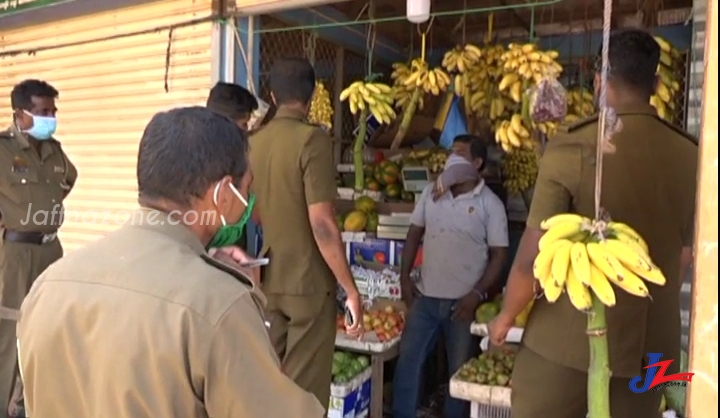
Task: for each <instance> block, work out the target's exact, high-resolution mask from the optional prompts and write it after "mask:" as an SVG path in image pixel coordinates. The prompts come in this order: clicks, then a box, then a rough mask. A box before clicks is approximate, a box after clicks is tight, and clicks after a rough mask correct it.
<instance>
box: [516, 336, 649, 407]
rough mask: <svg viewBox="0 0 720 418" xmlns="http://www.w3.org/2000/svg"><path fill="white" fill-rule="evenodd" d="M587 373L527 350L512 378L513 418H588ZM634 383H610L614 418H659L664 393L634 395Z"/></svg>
mask: <svg viewBox="0 0 720 418" xmlns="http://www.w3.org/2000/svg"><path fill="white" fill-rule="evenodd" d="M587 379H588V375H587V373H584V372H581V371H579V370H575V369H572V368H569V367H565V366H563V365H561V364H557V363H555V362H552V361H550V360H547V359H546V358H545V357H542V356H540V355H539V354H537V353H536V352H534V351H532V350H530V349H529V348H527V347H525V346H521V348H520V351H519V352H518V354H517V357H516V358H515V367H514V369H513V374H512V414H511V416H512V418H585V417H586V416H587V408H588V406H587ZM629 384H630V379H625V378H620V377H612V378H611V379H610V416H611V417H612V418H659V417H660V416H661V414H660V412H659V409H660V399H661V396H662V393H663V392H662V390H658V391H657V392H652V391H648V392H646V393H634V392H631V391H630V386H629Z"/></svg>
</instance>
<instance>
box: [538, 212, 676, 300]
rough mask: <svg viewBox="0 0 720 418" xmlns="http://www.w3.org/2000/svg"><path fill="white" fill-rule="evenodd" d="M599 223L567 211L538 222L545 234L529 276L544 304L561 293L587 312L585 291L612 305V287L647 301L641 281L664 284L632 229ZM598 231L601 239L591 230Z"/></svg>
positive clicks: (617, 223) (619, 224)
mask: <svg viewBox="0 0 720 418" xmlns="http://www.w3.org/2000/svg"><path fill="white" fill-rule="evenodd" d="M603 225H604V223H603V222H595V221H592V220H590V219H588V218H585V217H582V216H580V215H576V214H571V213H563V214H559V215H556V216H553V217H552V218H549V219H546V220H545V221H543V222H542V224H541V225H540V226H541V227H542V229H543V230H545V234H544V235H543V236H542V238H540V242H539V243H538V249H539V253H538V255H537V257H536V258H535V263H534V265H533V274H534V276H535V278H536V279H537V280H538V282H539V283H540V286H541V287H542V288H543V291H544V293H545V298H546V299H547V300H548V302H551V303H553V302H555V301H557V300H558V299H559V298H560V295H561V294H562V293H563V291H564V292H566V293H567V296H568V298H569V300H570V303H571V304H572V305H573V306H574V307H575V308H576V309H578V310H581V311H587V310H589V309H590V308H591V306H592V298H591V293H590V292H591V291H592V292H593V293H594V294H595V296H596V297H597V298H598V300H599V301H600V302H602V303H603V304H604V305H606V306H614V305H615V303H616V298H615V291H614V290H613V285H614V286H615V287H617V288H619V289H620V290H623V291H625V292H627V293H629V294H631V295H634V296H637V297H648V296H649V295H650V292H649V290H648V287H647V286H646V284H645V281H647V282H649V283H653V284H656V285H659V286H662V285H664V284H665V282H666V279H665V276H664V275H663V273H662V271H660V269H659V268H658V267H657V266H656V265H655V263H653V261H652V259H651V258H650V255H649V251H648V247H647V244H646V243H645V241H644V240H643V238H642V237H641V236H640V235H639V234H638V233H637V232H636V231H635V230H634V229H632V228H631V227H630V226H628V225H626V224H623V223H619V222H608V223H607V224H606V225H604V227H603ZM598 230H600V231H602V235H603V236H602V237H600V236H599V235H598V233H597V232H595V231H598ZM643 280H644V281H643ZM611 284H612V285H611Z"/></svg>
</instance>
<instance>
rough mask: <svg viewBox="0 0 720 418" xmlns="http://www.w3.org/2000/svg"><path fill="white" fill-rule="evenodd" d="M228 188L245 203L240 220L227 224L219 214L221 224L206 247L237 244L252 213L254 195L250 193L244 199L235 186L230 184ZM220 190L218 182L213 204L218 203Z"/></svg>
mask: <svg viewBox="0 0 720 418" xmlns="http://www.w3.org/2000/svg"><path fill="white" fill-rule="evenodd" d="M230 189H231V190H232V191H233V193H235V196H237V197H238V199H240V201H241V202H242V203H243V205H245V211H244V212H243V214H242V216H241V217H240V220H239V221H237V223H235V224H233V225H228V224H227V222H226V221H225V217H224V216H223V215H220V222H222V226H221V227H220V229H218V231H217V232H216V233H215V236H214V237H213V239H212V240H210V244H208V246H207V247H208V248H220V247H226V246H228V245H234V244H237V242H238V240H239V239H240V237H241V236H242V233H243V228H245V224H247V221H248V220H249V219H250V215H251V214H252V210H253V206H255V195H252V194H251V195H250V196H249V198H248V200H245V198H244V197H242V195H241V194H240V192H239V191H238V189H236V188H235V186H233V185H232V183H231V184H230ZM219 191H220V183H218V185H217V187H216V188H215V194H214V195H213V201H214V202H215V204H216V205H217V204H218V192H219Z"/></svg>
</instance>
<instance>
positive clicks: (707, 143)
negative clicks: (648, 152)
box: [687, 0, 718, 418]
mask: <svg viewBox="0 0 720 418" xmlns="http://www.w3.org/2000/svg"><path fill="white" fill-rule="evenodd" d="M717 8H718V0H708V1H707V13H706V30H705V60H704V62H705V83H704V85H703V102H702V103H703V106H702V109H703V112H702V122H701V137H700V158H699V165H700V169H699V171H700V173H699V178H698V190H697V196H698V197H697V209H696V221H695V225H696V234H695V266H694V272H695V281H694V284H693V287H692V289H693V290H692V315H691V322H690V364H689V366H690V372H693V373H695V376H694V377H693V380H692V382H691V383H690V384H688V405H687V416H688V418H705V417H707V418H710V417H717V416H718V369H717V364H718V215H717V214H718V126H717V119H718V113H717V112H718V67H717V65H718V31H717V23H718V22H717V15H716V14H715V13H717Z"/></svg>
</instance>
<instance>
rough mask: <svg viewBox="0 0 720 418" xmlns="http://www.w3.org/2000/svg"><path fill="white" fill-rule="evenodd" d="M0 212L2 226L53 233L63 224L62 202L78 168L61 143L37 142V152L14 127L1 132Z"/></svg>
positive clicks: (15, 229) (52, 140) (51, 141)
mask: <svg viewBox="0 0 720 418" xmlns="http://www.w3.org/2000/svg"><path fill="white" fill-rule="evenodd" d="M0 167H1V168H0V212H2V218H1V219H0V225H1V226H2V228H5V229H10V230H14V231H21V232H41V233H53V232H56V231H57V230H58V228H60V225H62V218H63V217H62V213H63V205H62V202H63V200H64V199H65V196H67V194H68V193H69V192H70V190H71V189H72V186H73V185H74V184H75V180H76V179H77V175H78V173H77V169H76V168H75V166H74V165H73V163H72V162H70V160H69V159H68V157H67V155H65V153H64V152H63V150H62V147H61V146H60V143H59V142H58V141H56V140H55V139H52V138H51V139H49V140H47V141H42V142H41V143H40V153H39V155H38V152H36V150H35V148H34V147H33V146H32V145H31V144H30V142H29V141H28V138H27V137H26V136H25V134H24V133H22V132H20V131H18V130H17V128H15V126H13V127H11V128H9V129H8V130H6V131H4V132H0Z"/></svg>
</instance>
